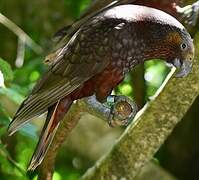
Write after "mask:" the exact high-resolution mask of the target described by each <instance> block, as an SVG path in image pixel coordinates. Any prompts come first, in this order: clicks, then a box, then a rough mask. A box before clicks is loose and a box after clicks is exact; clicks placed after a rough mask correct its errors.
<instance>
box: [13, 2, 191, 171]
mask: <svg viewBox="0 0 199 180" xmlns="http://www.w3.org/2000/svg"><path fill="white" fill-rule="evenodd" d="M193 54H194V47H193V42H192V39H191V37H190V35H189V34H188V32H187V31H186V29H185V28H184V27H183V25H182V24H180V23H179V22H178V21H177V20H176V19H175V18H173V17H171V16H170V15H168V14H166V13H164V12H162V11H159V10H156V9H152V8H147V7H143V6H135V5H122V6H117V7H114V8H111V9H108V10H105V11H102V12H101V13H100V14H98V15H96V16H94V17H92V18H91V19H89V21H87V22H86V23H85V24H83V25H82V26H81V27H80V28H79V29H78V31H77V32H76V33H75V34H74V35H73V37H72V38H71V39H70V41H69V42H68V43H67V44H65V45H64V46H63V47H61V48H60V49H58V50H57V52H56V53H54V56H53V57H54V60H53V61H52V64H51V65H50V67H49V69H48V71H47V72H46V73H45V74H44V75H43V77H42V78H41V80H40V81H39V82H38V83H37V84H36V86H35V87H34V89H33V91H32V92H31V93H30V95H29V96H28V97H27V98H26V99H25V100H24V102H23V103H22V105H21V106H20V108H19V109H18V111H17V113H16V114H15V116H14V118H13V121H12V122H11V124H10V126H9V133H10V134H13V133H14V132H16V131H17V130H18V129H19V128H20V127H21V126H22V125H24V124H25V123H27V122H28V121H29V120H30V119H31V118H33V117H35V116H38V115H40V114H42V113H44V112H45V111H47V110H48V115H47V120H46V124H45V126H44V128H43V131H42V134H41V139H40V141H39V143H38V146H37V150H36V151H35V153H34V156H33V158H32V161H31V164H30V167H29V169H35V168H36V167H37V166H38V165H39V164H40V163H41V161H42V160H43V158H44V155H45V153H46V151H47V149H48V147H49V145H50V143H51V141H52V139H53V136H54V134H55V132H56V129H57V127H58V125H59V122H60V120H61V119H62V118H63V116H64V115H65V113H66V112H67V111H68V109H69V108H70V105H71V104H72V102H73V101H74V100H76V99H80V98H83V97H87V96H90V95H93V94H95V95H96V97H97V99H98V100H99V101H104V100H105V99H106V97H107V96H108V95H109V94H110V93H111V91H112V89H113V88H114V87H115V86H117V84H119V83H120V82H121V81H122V80H123V78H124V77H125V74H126V73H127V72H128V71H130V70H131V69H132V68H133V67H134V66H136V65H137V64H140V63H143V62H144V61H146V60H149V59H152V58H158V59H162V60H165V61H166V62H167V63H170V64H173V65H174V66H176V67H177V68H180V69H181V71H180V72H179V73H178V76H185V75H187V74H188V73H189V72H190V70H191V61H192V59H193Z"/></svg>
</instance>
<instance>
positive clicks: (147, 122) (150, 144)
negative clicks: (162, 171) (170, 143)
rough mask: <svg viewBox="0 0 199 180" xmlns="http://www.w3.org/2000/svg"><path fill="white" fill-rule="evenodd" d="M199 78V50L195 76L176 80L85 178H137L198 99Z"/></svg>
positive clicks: (198, 36) (198, 47)
mask: <svg viewBox="0 0 199 180" xmlns="http://www.w3.org/2000/svg"><path fill="white" fill-rule="evenodd" d="M195 47H196V50H198V49H199V34H198V35H196V38H195ZM198 77H199V51H197V52H196V57H195V63H194V66H193V71H192V73H191V74H190V75H189V76H188V77H186V78H182V79H178V78H172V79H171V80H170V81H169V82H168V83H167V85H166V87H165V88H164V89H163V90H162V92H161V93H160V95H159V96H158V97H157V98H156V99H155V100H154V101H152V102H150V103H148V105H147V108H146V109H145V111H144V113H142V114H141V116H140V117H138V119H137V120H136V123H132V124H131V125H130V126H129V127H128V128H127V129H126V130H125V132H124V133H123V135H122V136H121V137H120V139H119V140H118V141H117V142H116V144H115V145H114V147H113V148H112V150H111V151H110V152H109V153H108V154H106V155H105V156H104V157H103V158H102V159H101V160H99V161H98V162H97V163H96V165H95V166H94V167H92V168H91V169H89V170H88V171H87V173H86V174H85V175H84V176H83V177H82V179H84V180H89V179H95V180H97V179H121V178H125V179H134V178H135V177H136V176H137V174H138V172H139V171H140V169H141V168H142V167H143V165H144V164H146V163H147V162H148V161H150V160H151V158H152V157H153V155H154V154H155V153H156V152H157V150H158V149H159V148H160V146H161V145H162V144H163V143H164V141H165V140H166V139H167V137H168V136H169V135H170V133H171V132H172V130H173V129H174V127H175V126H176V124H177V123H178V122H179V121H180V120H181V119H182V118H183V116H184V115H185V114H186V112H187V110H188V109H189V108H190V106H191V105H192V103H193V102H194V100H195V99H196V97H197V96H198V94H199V78H198Z"/></svg>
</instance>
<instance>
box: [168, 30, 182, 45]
mask: <svg viewBox="0 0 199 180" xmlns="http://www.w3.org/2000/svg"><path fill="white" fill-rule="evenodd" d="M166 41H167V42H170V43H172V44H181V43H182V38H181V36H180V35H179V33H177V32H170V33H169V34H168V35H167V37H166Z"/></svg>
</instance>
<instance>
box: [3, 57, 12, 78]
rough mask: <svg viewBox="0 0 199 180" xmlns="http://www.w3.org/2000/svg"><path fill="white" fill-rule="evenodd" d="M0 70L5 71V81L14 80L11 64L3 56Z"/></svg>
mask: <svg viewBox="0 0 199 180" xmlns="http://www.w3.org/2000/svg"><path fill="white" fill-rule="evenodd" d="M0 71H1V72H2V73H3V76H4V80H5V81H12V80H13V72H12V69H11V66H10V64H9V63H7V62H6V61H5V60H3V59H2V58H0ZM0 78H1V77H0Z"/></svg>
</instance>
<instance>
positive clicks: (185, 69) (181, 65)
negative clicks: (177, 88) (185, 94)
mask: <svg viewBox="0 0 199 180" xmlns="http://www.w3.org/2000/svg"><path fill="white" fill-rule="evenodd" d="M173 65H174V66H175V67H176V68H177V69H178V71H177V73H176V75H175V76H176V77H186V76H187V75H188V74H189V73H190V72H191V69H192V62H191V61H190V60H183V61H181V60H180V59H178V58H176V59H175V60H174V61H173Z"/></svg>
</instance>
